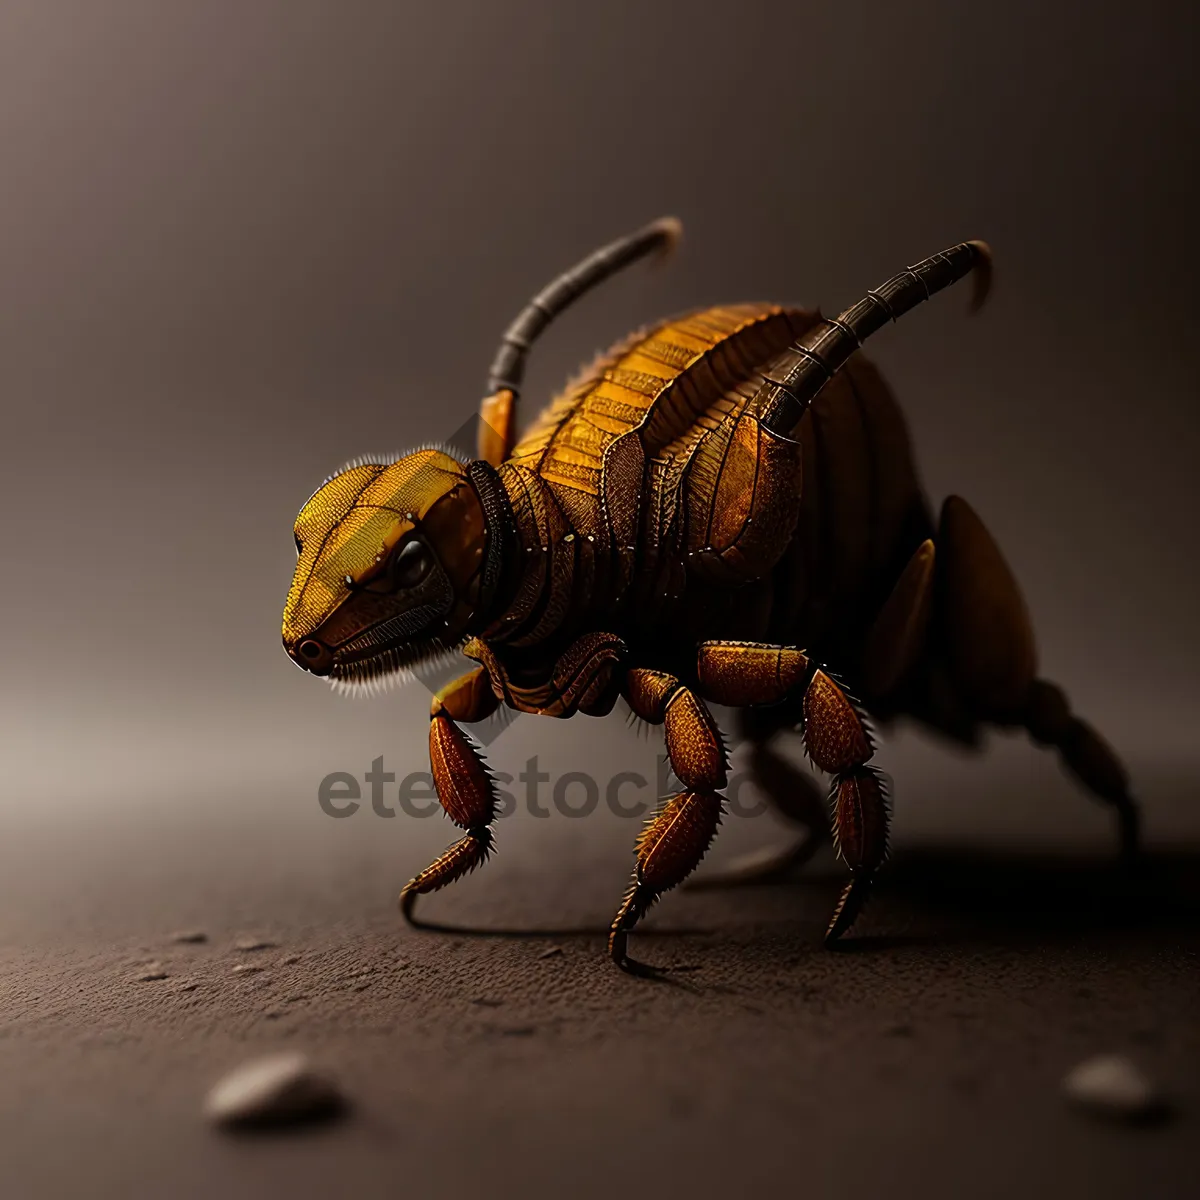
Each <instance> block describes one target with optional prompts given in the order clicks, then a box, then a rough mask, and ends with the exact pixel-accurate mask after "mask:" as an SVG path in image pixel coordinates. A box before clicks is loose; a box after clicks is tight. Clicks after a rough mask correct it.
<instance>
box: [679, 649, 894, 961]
mask: <svg viewBox="0 0 1200 1200" xmlns="http://www.w3.org/2000/svg"><path fill="white" fill-rule="evenodd" d="M697 677H698V679H699V683H700V689H701V691H702V692H703V694H704V695H705V696H706V697H708V698H709V699H710V700H713V701H714V702H716V703H718V704H728V705H731V706H734V707H739V708H742V707H748V706H752V705H760V704H779V703H781V702H783V701H786V700H787V699H788V698H789V697H793V696H795V695H797V694H802V695H803V702H802V710H801V711H802V718H803V720H802V724H803V731H804V745H805V749H806V750H807V751H808V755H809V757H810V758H811V759H812V761H813V763H814V764H815V765H816V766H817V767H819V768H820V769H821V770H822V771H826V772H828V773H829V774H830V775H832V776H833V786H832V789H831V792H830V800H831V802H832V806H833V839H834V845H835V846H836V848H837V852H838V856H839V857H840V858H841V859H842V861H843V862H844V863H845V864H846V866H848V867H849V868H850V872H851V875H850V881H849V883H847V885H846V887H845V888H844V889H843V891H842V895H841V897H840V899H839V900H838V903H837V906H836V908H835V909H834V913H833V917H832V918H831V920H830V922H829V927H828V928H827V929H826V931H825V944H826V945H827V946H828V945H832V944H833V943H834V942H836V941H837V940H838V939H839V938H840V937H841V936H842V935H843V934H844V933H846V931H847V930H848V929H849V928H850V926H851V925H853V924H854V921H855V919H856V918H857V917H858V915H859V913H860V912H861V911H862V908H863V905H864V903H865V902H866V898H867V894H868V892H869V891H870V886H871V881H872V880H873V878H874V876H875V872H876V871H877V870H878V869H879V867H880V866H881V865H882V864H883V861H884V859H885V858H886V857H887V841H888V797H887V790H886V788H885V786H884V782H883V777H882V776H881V775H880V774H879V772H878V771H877V770H875V768H873V767H871V766H868V765H867V764H868V763H869V761H870V759H871V757H872V755H873V754H874V752H875V750H874V746H873V745H872V744H871V738H870V735H869V734H868V732H867V728H866V725H865V723H864V722H863V719H862V717H861V716H860V715H859V713H858V710H857V709H856V708H855V706H854V704H853V702H852V701H851V700H850V699H849V697H847V695H846V693H845V692H844V691H843V690H842V689H841V687H840V686H839V685H838V684H837V683H836V682H835V680H834V679H833V678H832V677H831V676H830V675H829V674H827V673H826V672H825V671H823V670H821V669H820V668H819V667H817V666H816V665H815V664H814V663H812V662H811V660H810V659H809V658H808V656H807V655H806V654H805V653H804V652H803V651H802V650H798V649H796V648H794V647H788V646H769V645H762V644H759V643H752V642H705V643H703V644H702V645H701V647H700V654H699V661H698V665H697Z"/></svg>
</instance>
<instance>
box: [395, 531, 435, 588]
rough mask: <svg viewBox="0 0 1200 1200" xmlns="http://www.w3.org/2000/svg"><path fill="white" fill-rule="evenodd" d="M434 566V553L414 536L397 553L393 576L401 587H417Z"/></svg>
mask: <svg viewBox="0 0 1200 1200" xmlns="http://www.w3.org/2000/svg"><path fill="white" fill-rule="evenodd" d="M432 568H433V555H432V554H431V553H430V552H429V549H428V547H426V545H425V544H424V542H420V541H418V540H417V539H416V538H414V539H413V540H412V541H410V542H409V543H408V544H407V545H406V546H405V547H404V549H403V550H401V551H400V553H399V554H397V555H396V563H395V566H394V567H393V569H392V577H393V578H394V579H395V581H396V583H397V584H399V585H400V587H403V588H411V587H416V586H417V584H418V583H420V582H421V580H422V579H424V578H425V576H426V575H428V574H429V572H430V570H431V569H432Z"/></svg>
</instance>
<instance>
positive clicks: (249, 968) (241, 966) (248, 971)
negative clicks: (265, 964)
mask: <svg viewBox="0 0 1200 1200" xmlns="http://www.w3.org/2000/svg"><path fill="white" fill-rule="evenodd" d="M261 970H262V967H260V966H259V965H258V964H257V963H238V965H237V966H236V967H234V968H233V973H234V974H235V975H254V974H255V973H256V972H258V971H261Z"/></svg>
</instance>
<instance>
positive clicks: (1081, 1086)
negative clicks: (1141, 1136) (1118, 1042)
mask: <svg viewBox="0 0 1200 1200" xmlns="http://www.w3.org/2000/svg"><path fill="white" fill-rule="evenodd" d="M1062 1088H1063V1093H1064V1094H1065V1095H1066V1097H1067V1099H1068V1100H1070V1101H1072V1102H1073V1103H1074V1104H1077V1105H1079V1107H1081V1108H1084V1109H1086V1110H1087V1111H1088V1112H1091V1113H1094V1114H1095V1115H1097V1116H1103V1117H1111V1118H1114V1119H1117V1120H1124V1121H1137V1120H1144V1119H1145V1118H1147V1117H1152V1116H1156V1115H1158V1114H1160V1113H1162V1111H1163V1109H1164V1105H1163V1098H1162V1096H1161V1094H1160V1093H1159V1091H1158V1089H1157V1088H1155V1086H1154V1084H1153V1083H1151V1082H1150V1080H1149V1079H1147V1078H1146V1076H1145V1075H1143V1074H1142V1072H1141V1071H1139V1070H1138V1068H1137V1067H1136V1066H1134V1064H1133V1063H1132V1062H1130V1060H1129V1059H1127V1058H1125V1057H1123V1056H1122V1055H1119V1054H1102V1055H1099V1056H1098V1057H1096V1058H1089V1059H1087V1060H1086V1061H1084V1062H1081V1063H1080V1064H1079V1065H1078V1066H1077V1067H1075V1068H1074V1069H1073V1070H1072V1071H1071V1072H1070V1073H1069V1074H1068V1075H1067V1076H1066V1078H1065V1079H1064V1080H1063V1082H1062Z"/></svg>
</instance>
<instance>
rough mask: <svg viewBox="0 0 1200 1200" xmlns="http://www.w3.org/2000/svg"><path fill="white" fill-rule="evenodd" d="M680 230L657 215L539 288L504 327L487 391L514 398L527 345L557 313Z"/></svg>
mask: <svg viewBox="0 0 1200 1200" xmlns="http://www.w3.org/2000/svg"><path fill="white" fill-rule="evenodd" d="M682 234H683V226H682V225H681V224H680V222H679V221H678V220H677V219H676V218H675V217H661V218H660V219H659V220H657V221H653V222H651V223H650V224H649V225H647V226H645V227H644V228H642V229H639V230H638V231H637V232H636V233H631V234H629V236H628V237H623V238H618V239H617V241H615V242H610V243H609V244H608V245H607V246H603V247H601V248H600V249H599V250H597V251H595V253H593V254H589V255H588V257H587V258H585V259H584V260H583V261H582V262H580V263H577V264H576V265H575V266H573V267H572V268H571V269H570V270H569V271H564V272H563V273H562V274H561V275H560V276H559V277H558V278H557V279H555V280H554V281H553V282H552V283H550V284H548V285H547V286H546V287H544V288H543V289H542V290H541V291H540V292H538V294H537V295H536V296H534V298H533V299H532V300H530V302H529V303H528V304H527V305H526V306H525V307H524V308H523V309H522V310H521V313H520V315H519V316H518V317H517V319H516V320H515V321H514V322H513V323H512V324H511V325H510V326H509V327H508V328H507V329H506V330H505V331H504V337H503V338H502V339H501V341H500V349H499V350H497V351H496V357H495V358H494V359H493V360H492V369H491V372H490V374H489V375H488V393H489V394H491V395H495V394H496V393H497V392H499V391H501V390H502V389H507V390H508V391H510V392H512V394H513V398H514V399H515V398H516V397H517V395H519V393H520V391H521V381H522V380H523V379H524V377H525V360H526V358H527V357H528V355H529V348H530V347H531V346H532V345H533V343H534V342H535V341H536V340H537V339H538V337H539V336H540V335H541V333H542V331H543V330H544V329H545V328H546V326H547V325H549V324H550V322H551V321H553V320H554V318H555V317H557V316H558V314H559V313H561V312H562V311H563V310H564V309H566V308H569V307H570V306H571V305H572V304H573V303H574V302H575V301H576V300H578V299H579V297H580V296H582V295H584V294H585V293H586V292H590V291H591V290H592V288H594V287H595V286H596V285H597V284H599V283H603V282H604V281H605V280H606V279H607V278H609V276H610V275H615V274H616V273H617V272H618V271H620V270H621V269H622V268H623V267H627V266H629V265H630V264H631V263H635V262H637V261H638V259H640V258H645V257H646V255H648V254H653V253H654V252H655V251H660V252H663V253H669V252H670V251H671V250H672V249H673V247H674V246H675V244H676V243H677V242H678V241H679V239H680V237H681V236H682Z"/></svg>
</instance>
